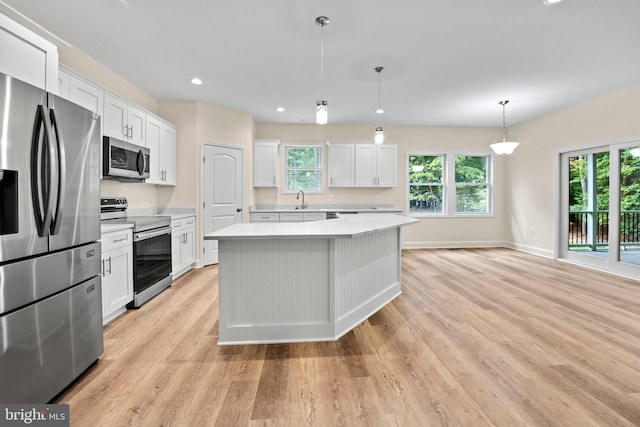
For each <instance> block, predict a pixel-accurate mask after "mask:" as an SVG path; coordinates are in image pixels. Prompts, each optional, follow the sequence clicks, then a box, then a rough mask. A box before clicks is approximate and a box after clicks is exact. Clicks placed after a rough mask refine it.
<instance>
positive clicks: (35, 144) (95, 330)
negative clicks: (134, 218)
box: [0, 74, 103, 403]
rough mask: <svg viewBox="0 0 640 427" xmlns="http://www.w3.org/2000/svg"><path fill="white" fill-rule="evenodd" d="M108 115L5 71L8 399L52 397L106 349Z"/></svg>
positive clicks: (2, 277)
mask: <svg viewBox="0 0 640 427" xmlns="http://www.w3.org/2000/svg"><path fill="white" fill-rule="evenodd" d="M99 156H100V117H99V116H98V115H96V114H94V113H92V112H90V111H89V110H86V109H84V108H82V107H80V106H78V105H75V104H73V103H71V102H69V101H66V100H64V99H62V98H59V97H57V96H55V95H53V94H50V93H47V92H45V91H43V90H42V89H39V88H36V87H34V86H31V85H29V84H27V83H24V82H22V81H20V80H17V79H14V78H12V77H10V76H7V75H4V74H0V403H45V402H48V401H50V400H51V399H52V398H53V397H55V396H56V395H57V394H58V393H59V392H60V391H62V390H63V389H64V388H65V387H66V386H67V385H69V384H70V383H71V382H73V380H74V379H75V378H77V377H78V376H79V375H80V374H81V373H82V372H83V371H85V370H86V369H87V368H88V367H89V366H91V365H92V364H93V363H94V362H95V361H96V360H97V359H98V357H99V356H100V355H101V354H102V351H103V341H102V296H101V287H100V285H101V282H100V276H99V273H100V258H101V256H100V243H99V242H98V239H100V175H99V165H100V158H99Z"/></svg>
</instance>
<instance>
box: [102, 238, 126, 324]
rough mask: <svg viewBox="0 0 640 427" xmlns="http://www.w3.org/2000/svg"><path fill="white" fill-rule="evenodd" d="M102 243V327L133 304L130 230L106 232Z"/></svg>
mask: <svg viewBox="0 0 640 427" xmlns="http://www.w3.org/2000/svg"><path fill="white" fill-rule="evenodd" d="M101 242H102V261H101V275H102V324H103V325H104V324H107V323H109V322H110V321H111V320H113V319H115V318H116V317H118V316H119V315H120V314H122V313H124V312H125V311H126V310H127V304H128V303H130V302H131V301H133V246H132V244H133V236H132V231H131V229H128V230H123V231H115V232H111V233H105V234H103V235H102V238H101Z"/></svg>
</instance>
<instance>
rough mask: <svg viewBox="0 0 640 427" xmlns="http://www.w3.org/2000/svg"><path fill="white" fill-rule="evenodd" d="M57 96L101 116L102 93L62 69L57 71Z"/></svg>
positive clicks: (102, 106) (100, 90)
mask: <svg viewBox="0 0 640 427" xmlns="http://www.w3.org/2000/svg"><path fill="white" fill-rule="evenodd" d="M58 95H59V96H61V97H62V98H64V99H68V100H69V101H71V102H73V103H76V104H78V105H80V106H81V107H84V108H86V109H87V110H90V111H93V112H94V113H96V114H99V115H100V116H102V112H103V110H104V91H103V90H102V89H100V88H99V87H98V86H96V85H93V84H91V83H90V82H88V81H86V80H83V79H81V78H79V77H76V76H75V75H73V74H72V73H70V72H67V71H65V70H64V69H62V68H60V69H59V70H58Z"/></svg>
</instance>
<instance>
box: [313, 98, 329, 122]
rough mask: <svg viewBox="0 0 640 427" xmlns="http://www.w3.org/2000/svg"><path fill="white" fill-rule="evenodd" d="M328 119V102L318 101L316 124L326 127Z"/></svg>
mask: <svg viewBox="0 0 640 427" xmlns="http://www.w3.org/2000/svg"><path fill="white" fill-rule="evenodd" d="M328 119H329V111H328V110H327V101H316V124H318V125H326V124H327V122H328Z"/></svg>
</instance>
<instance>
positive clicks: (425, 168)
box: [407, 152, 492, 216]
mask: <svg viewBox="0 0 640 427" xmlns="http://www.w3.org/2000/svg"><path fill="white" fill-rule="evenodd" d="M491 159H492V157H491V155H488V154H474V155H470V154H432V153H422V152H409V153H407V171H408V172H407V173H408V185H407V188H408V189H409V193H408V200H407V205H408V209H407V210H408V212H409V214H412V215H415V216H429V215H449V216H469V215H489V214H491V206H492V205H491V200H492V194H491V188H492V187H491ZM449 183H451V184H450V185H449Z"/></svg>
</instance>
